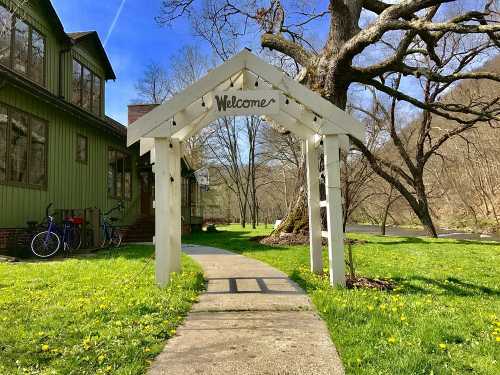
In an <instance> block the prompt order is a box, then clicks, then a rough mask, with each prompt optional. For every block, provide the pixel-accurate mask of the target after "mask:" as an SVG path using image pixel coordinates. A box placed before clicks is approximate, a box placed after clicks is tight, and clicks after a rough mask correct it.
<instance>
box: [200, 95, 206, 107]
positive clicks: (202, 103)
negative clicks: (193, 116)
mask: <svg viewBox="0 0 500 375" xmlns="http://www.w3.org/2000/svg"><path fill="white" fill-rule="evenodd" d="M201 106H202V107H205V106H206V104H205V99H204V98H203V96H202V97H201Z"/></svg>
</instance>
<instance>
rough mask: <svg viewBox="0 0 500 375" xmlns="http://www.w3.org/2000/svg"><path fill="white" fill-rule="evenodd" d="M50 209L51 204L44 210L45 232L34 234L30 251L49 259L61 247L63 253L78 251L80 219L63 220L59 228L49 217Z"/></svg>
mask: <svg viewBox="0 0 500 375" xmlns="http://www.w3.org/2000/svg"><path fill="white" fill-rule="evenodd" d="M50 207H52V203H51V204H49V205H48V206H47V208H46V210H45V212H46V216H47V230H44V231H42V232H40V233H38V234H36V235H35V236H34V237H33V239H32V240H31V251H32V252H33V254H35V255H36V256H37V257H39V258H50V257H52V256H54V255H55V254H56V253H57V252H58V251H59V250H60V249H61V247H62V249H63V250H64V252H66V253H67V254H69V253H70V252H71V251H73V250H78V249H79V248H80V246H81V244H82V240H81V233H80V225H81V224H82V219H81V218H77V217H68V218H65V219H64V220H63V226H62V228H61V227H59V226H58V225H57V224H56V222H55V220H54V217H53V216H50V215H49V209H50ZM61 245H62V246H61Z"/></svg>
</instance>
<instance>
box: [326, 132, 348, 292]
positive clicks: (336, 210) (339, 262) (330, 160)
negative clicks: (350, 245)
mask: <svg viewBox="0 0 500 375" xmlns="http://www.w3.org/2000/svg"><path fill="white" fill-rule="evenodd" d="M324 152H325V175H326V213H327V220H328V258H329V268H330V284H331V285H339V286H345V260H344V230H343V225H342V194H341V186H340V142H339V137H338V136H337V135H325V137H324Z"/></svg>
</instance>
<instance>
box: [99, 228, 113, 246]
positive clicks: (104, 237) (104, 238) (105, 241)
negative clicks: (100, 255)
mask: <svg viewBox="0 0 500 375" xmlns="http://www.w3.org/2000/svg"><path fill="white" fill-rule="evenodd" d="M110 237H111V236H110V235H109V231H108V229H107V228H106V227H104V228H101V243H100V244H99V247H100V248H101V249H104V248H106V247H108V246H109V245H111V238H110Z"/></svg>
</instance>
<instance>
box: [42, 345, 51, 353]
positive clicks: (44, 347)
mask: <svg viewBox="0 0 500 375" xmlns="http://www.w3.org/2000/svg"><path fill="white" fill-rule="evenodd" d="M48 351H49V346H48V345H47V344H43V345H42V352H48Z"/></svg>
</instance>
